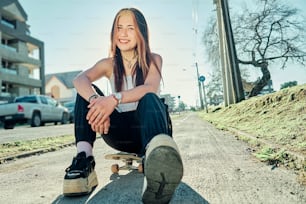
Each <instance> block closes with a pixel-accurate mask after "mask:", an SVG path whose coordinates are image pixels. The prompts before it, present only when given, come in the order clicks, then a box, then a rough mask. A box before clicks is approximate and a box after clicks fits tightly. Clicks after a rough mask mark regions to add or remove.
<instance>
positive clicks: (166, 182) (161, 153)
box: [142, 134, 183, 204]
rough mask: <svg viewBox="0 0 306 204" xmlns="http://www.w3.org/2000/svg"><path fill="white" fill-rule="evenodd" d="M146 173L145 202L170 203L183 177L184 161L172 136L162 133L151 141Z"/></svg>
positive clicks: (146, 159)
mask: <svg viewBox="0 0 306 204" xmlns="http://www.w3.org/2000/svg"><path fill="white" fill-rule="evenodd" d="M144 175H145V178H144V184H143V194H142V201H143V203H145V204H147V203H158V204H162V203H169V202H170V200H171V198H172V196H173V194H174V192H175V189H176V188H177V186H178V185H179V184H180V182H181V179H182V177H183V162H182V159H181V156H180V154H179V151H178V147H177V145H176V144H175V142H174V140H173V139H172V138H171V137H170V136H168V135H163V134H160V135H157V136H155V137H154V138H153V139H152V140H151V141H150V143H149V144H148V147H147V150H146V155H145V160H144Z"/></svg>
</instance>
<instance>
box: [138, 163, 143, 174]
mask: <svg viewBox="0 0 306 204" xmlns="http://www.w3.org/2000/svg"><path fill="white" fill-rule="evenodd" d="M138 172H139V173H143V166H142V164H139V165H138Z"/></svg>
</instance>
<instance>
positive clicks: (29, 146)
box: [0, 135, 74, 159]
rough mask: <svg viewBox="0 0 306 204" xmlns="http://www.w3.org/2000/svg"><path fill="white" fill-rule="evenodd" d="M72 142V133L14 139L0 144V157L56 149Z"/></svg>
mask: <svg viewBox="0 0 306 204" xmlns="http://www.w3.org/2000/svg"><path fill="white" fill-rule="evenodd" d="M73 142H74V136H73V135H62V136H57V137H46V138H39V139H35V140H27V141H16V142H8V143H3V144H0V159H1V158H7V157H13V156H14V155H20V154H23V153H28V152H34V151H35V150H43V149H50V148H52V149H54V150H56V149H58V148H60V147H61V146H64V145H67V144H71V143H73Z"/></svg>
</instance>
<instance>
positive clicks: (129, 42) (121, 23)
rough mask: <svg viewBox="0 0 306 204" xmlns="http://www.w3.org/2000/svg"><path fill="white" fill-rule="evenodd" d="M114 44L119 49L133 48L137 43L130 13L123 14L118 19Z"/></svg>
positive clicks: (128, 49) (127, 49)
mask: <svg viewBox="0 0 306 204" xmlns="http://www.w3.org/2000/svg"><path fill="white" fill-rule="evenodd" d="M116 29H117V33H116V45H117V47H118V48H119V49H120V50H121V51H130V50H134V49H135V47H136V45H137V40H136V31H135V25H134V21H133V17H132V16H131V14H123V15H122V16H120V17H119V19H118V24H117V28H116Z"/></svg>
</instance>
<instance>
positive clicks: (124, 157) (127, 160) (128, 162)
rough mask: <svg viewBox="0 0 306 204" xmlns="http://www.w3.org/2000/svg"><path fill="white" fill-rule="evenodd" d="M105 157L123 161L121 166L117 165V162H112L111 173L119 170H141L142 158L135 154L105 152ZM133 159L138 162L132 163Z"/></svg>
mask: <svg viewBox="0 0 306 204" xmlns="http://www.w3.org/2000/svg"><path fill="white" fill-rule="evenodd" d="M105 159H110V160H121V161H122V162H124V165H123V166H119V164H113V165H112V166H111V171H112V172H113V173H118V172H119V170H129V171H132V170H138V172H140V173H142V172H143V167H142V158H141V157H138V156H137V154H133V153H126V152H119V153H116V154H107V155H105ZM134 161H135V162H136V163H138V166H135V165H133V162H134Z"/></svg>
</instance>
